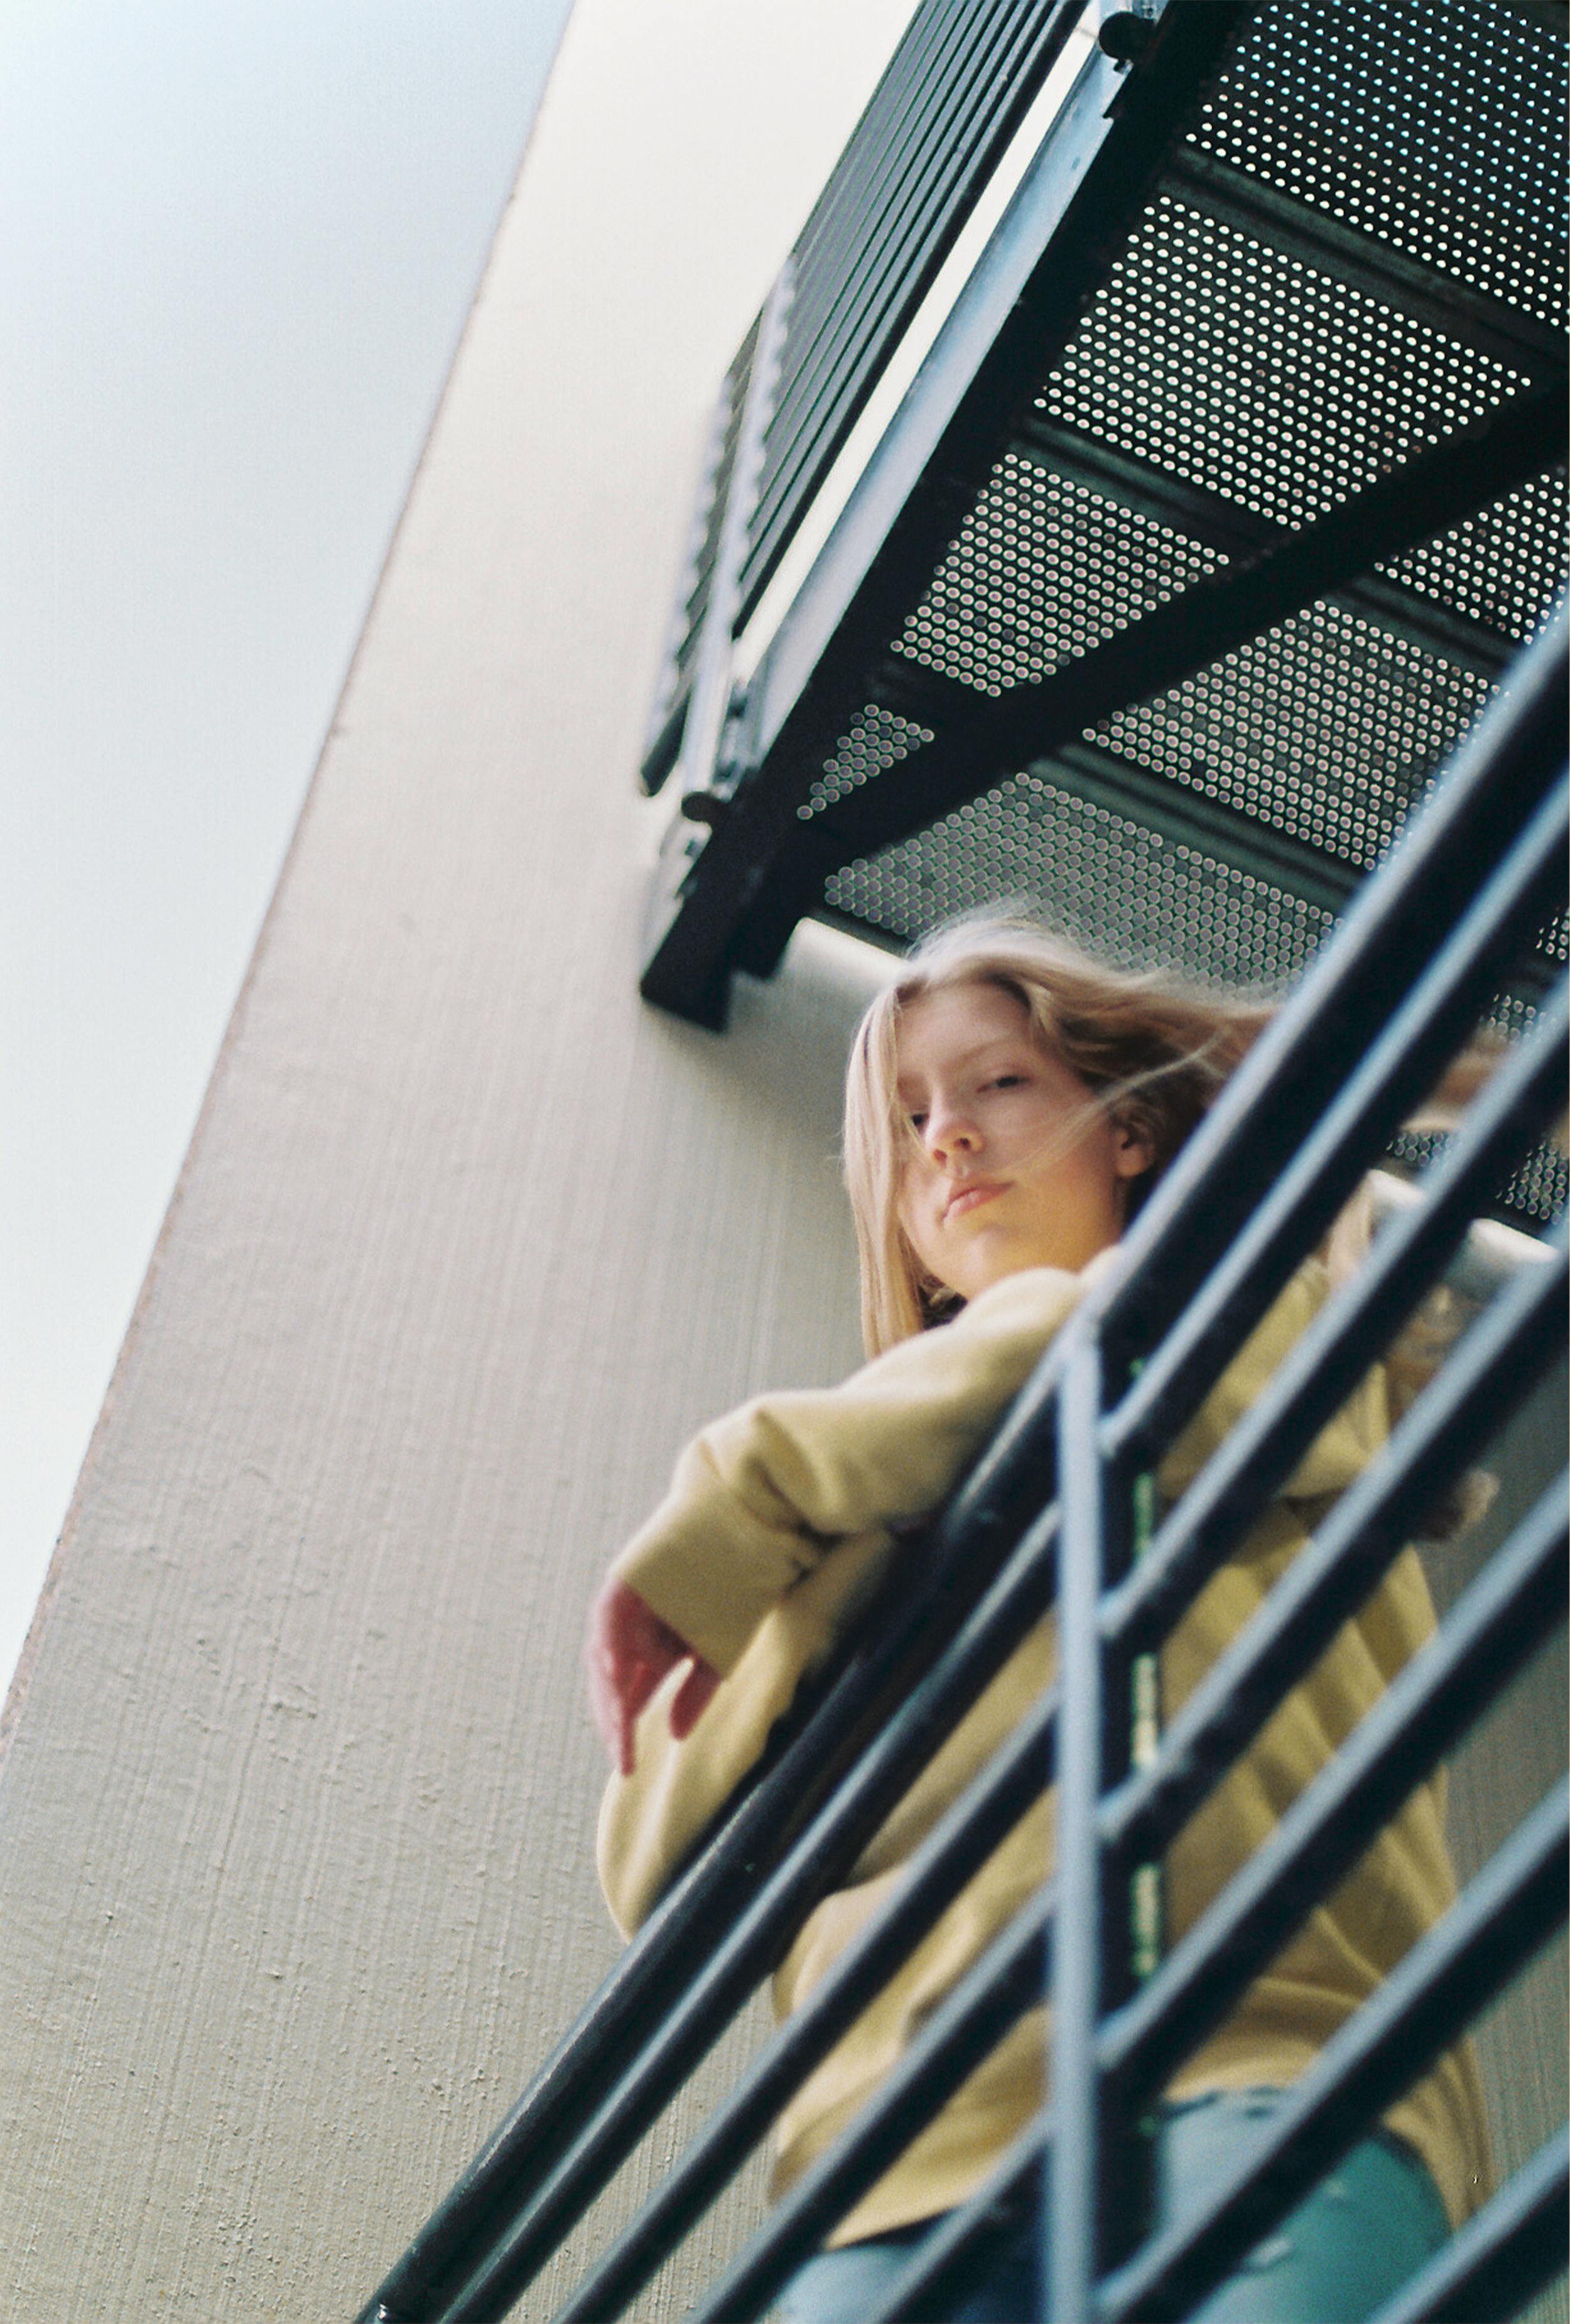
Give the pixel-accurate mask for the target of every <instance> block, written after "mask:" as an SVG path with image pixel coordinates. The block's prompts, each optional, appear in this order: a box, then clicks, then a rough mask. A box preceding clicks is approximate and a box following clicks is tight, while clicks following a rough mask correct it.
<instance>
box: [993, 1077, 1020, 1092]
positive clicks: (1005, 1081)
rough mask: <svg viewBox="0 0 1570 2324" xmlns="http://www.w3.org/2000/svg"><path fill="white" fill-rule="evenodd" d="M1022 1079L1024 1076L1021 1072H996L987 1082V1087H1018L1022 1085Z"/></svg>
mask: <svg viewBox="0 0 1570 2324" xmlns="http://www.w3.org/2000/svg"><path fill="white" fill-rule="evenodd" d="M1024 1080H1025V1076H1024V1074H996V1075H995V1076H994V1077H993V1080H992V1081H991V1082H990V1083H989V1084H988V1087H989V1088H991V1089H1021V1088H1022V1087H1023V1085H1024Z"/></svg>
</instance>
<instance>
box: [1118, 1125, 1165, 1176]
mask: <svg viewBox="0 0 1570 2324" xmlns="http://www.w3.org/2000/svg"><path fill="white" fill-rule="evenodd" d="M1155 1159H1156V1148H1155V1146H1154V1144H1153V1142H1152V1141H1151V1140H1150V1139H1149V1138H1147V1137H1146V1136H1145V1135H1144V1133H1143V1132H1142V1131H1141V1130H1136V1129H1134V1127H1133V1126H1132V1124H1131V1123H1130V1122H1126V1121H1118V1120H1115V1119H1114V1120H1113V1169H1114V1170H1115V1171H1116V1172H1117V1175H1118V1176H1119V1177H1120V1178H1141V1177H1143V1176H1144V1174H1145V1172H1146V1171H1147V1170H1148V1169H1149V1168H1150V1166H1151V1164H1152V1163H1153V1162H1154V1161H1155Z"/></svg>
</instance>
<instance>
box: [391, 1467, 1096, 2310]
mask: <svg viewBox="0 0 1570 2324" xmlns="http://www.w3.org/2000/svg"><path fill="white" fill-rule="evenodd" d="M1055 1538H1056V1512H1055V1511H1054V1510H1048V1512H1046V1513H1045V1515H1044V1516H1043V1517H1042V1518H1041V1519H1040V1520H1039V1523H1038V1525H1037V1526H1036V1527H1035V1528H1034V1529H1033V1532H1032V1534H1031V1535H1030V1536H1029V1537H1028V1538H1027V1540H1026V1541H1025V1542H1024V1543H1022V1544H1021V1547H1020V1549H1019V1550H1017V1551H1016V1553H1015V1555H1014V1558H1013V1560H1012V1561H1011V1565H1010V1567H1009V1568H1008V1570H1007V1571H1006V1572H1005V1573H1004V1574H1003V1575H1002V1576H1001V1577H1000V1578H999V1580H998V1582H996V1583H995V1584H994V1585H993V1589H992V1591H990V1592H989V1593H988V1595H987V1597H986V1599H985V1600H984V1601H983V1604H982V1605H981V1606H980V1607H978V1608H977V1609H975V1611H974V1613H973V1614H972V1615H971V1616H970V1617H969V1618H968V1619H967V1620H966V1621H965V1624H964V1626H963V1627H962V1628H961V1630H960V1632H959V1635H958V1636H957V1637H955V1638H954V1639H953V1642H952V1644H951V1645H950V1646H948V1648H947V1651H946V1652H945V1653H944V1654H943V1655H942V1656H941V1657H940V1658H939V1659H938V1660H937V1662H935V1663H934V1665H933V1666H932V1668H931V1670H930V1671H929V1673H928V1675H927V1676H926V1677H925V1678H924V1679H923V1680H922V1681H921V1682H920V1683H919V1684H918V1685H917V1686H916V1687H915V1688H914V1689H913V1691H912V1692H911V1693H910V1697H909V1699H908V1700H907V1701H905V1702H904V1703H903V1704H902V1705H901V1706H900V1709H899V1710H898V1711H896V1712H895V1713H894V1714H893V1716H892V1717H891V1719H890V1720H889V1722H888V1724H887V1725H886V1726H885V1727H884V1728H883V1729H882V1731H881V1732H880V1733H879V1734H877V1735H876V1736H875V1737H874V1738H873V1740H872V1741H871V1742H870V1744H869V1745H868V1746H867V1748H866V1749H865V1750H864V1753H863V1755H862V1757H860V1759H859V1760H858V1761H857V1762H856V1764H855V1766H854V1767H853V1768H852V1769H851V1770H850V1771H849V1773H848V1774H847V1775H846V1776H845V1780H844V1782H843V1783H842V1784H841V1786H840V1788H839V1790H838V1791H837V1792H836V1794H834V1796H833V1798H832V1799H831V1800H830V1801H829V1803H827V1806H826V1807H825V1808H824V1810H823V1811H822V1812H821V1813H820V1814H819V1816H818V1818H817V1821H816V1822H815V1823H814V1824H812V1825H811V1826H810V1827H809V1828H808V1831H805V1832H803V1833H802V1835H801V1836H800V1838H799V1840H797V1841H796V1843H795V1845H794V1846H793V1848H792V1849H790V1853H789V1854H788V1855H786V1856H785V1858H783V1860H782V1861H781V1862H780V1864H779V1866H778V1867H777V1868H776V1870H775V1871H774V1872H773V1874H772V1875H771V1877H770V1878H769V1879H767V1880H766V1881H765V1882H764V1883H763V1884H762V1887H761V1888H759V1889H758V1890H757V1891H756V1894H755V1895H754V1897H753V1901H752V1902H751V1903H750V1904H749V1905H748V1906H747V1908H746V1909H745V1910H744V1911H743V1913H742V1914H741V1915H740V1916H739V1918H738V1919H737V1920H736V1921H735V1923H734V1925H733V1926H732V1927H731V1929H730V1930H729V1931H728V1932H727V1933H725V1935H724V1936H723V1938H722V1939H721V1940H720V1941H719V1942H718V1943H717V1944H716V1946H715V1947H714V1949H713V1950H712V1951H711V1952H710V1954H709V1955H708V1958H707V1960H700V1961H699V1963H698V1965H697V1969H696V1970H695V1972H694V1974H693V1976H692V1978H691V1980H690V1982H689V1983H688V1986H687V1988H686V1990H685V1991H684V1992H683V1993H682V1994H681V1995H680V1996H679V1997H677V1998H676V1999H674V2000H673V2001H672V2002H671V2003H670V2006H668V2008H667V2010H666V2012H665V2014H664V2015H663V2016H662V2017H661V2018H660V2021H659V2022H658V2023H657V2024H654V2025H652V2026H651V2027H649V2028H647V2029H646V2030H645V2029H644V2028H640V2029H639V2030H640V2032H641V2033H643V2034H644V2039H643V2042H642V2048H641V2049H638V2050H635V2051H634V2052H633V2054H631V2055H628V2054H626V2053H625V2052H623V2056H622V2057H621V2059H620V2060H619V2061H618V2065H619V2069H620V2070H619V2074H618V2078H617V2081H616V2085H615V2088H614V2090H613V2091H612V2093H611V2094H610V2095H609V2096H608V2097H607V2098H605V2102H604V2103H603V2104H601V2105H599V2106H598V2107H597V2110H596V2112H595V2114H594V2115H593V2116H591V2118H590V2119H589V2121H588V2123H587V2124H586V2126H585V2127H584V2128H583V2129H582V2130H581V2131H579V2132H578V2133H577V2135H576V2137H575V2138H574V2140H573V2142H572V2144H571V2145H570V2146H569V2147H568V2148H567V2150H566V2152H563V2151H562V2149H561V2148H560V2147H559V2146H558V2147H557V2148H556V2150H555V2152H554V2153H552V2154H550V2156H549V2157H547V2158H546V2160H547V2162H548V2163H549V2164H550V2165H553V2166H554V2167H552V2168H550V2173H549V2176H548V2177H546V2178H545V2180H544V2181H543V2182H542V2183H540V2185H539V2186H538V2187H537V2189H536V2190H535V2191H533V2193H532V2194H531V2197H530V2199H528V2201H527V2203H526V2204H516V2205H515V2206H509V2209H510V2210H511V2211H512V2218H511V2221H510V2225H509V2227H508V2228H507V2231H506V2235H505V2238H504V2240H503V2242H502V2243H501V2244H500V2245H499V2246H497V2248H496V2254H495V2256H494V2259H493V2260H492V2261H491V2262H489V2263H487V2264H486V2265H485V2268H484V2269H483V2270H480V2271H476V2273H475V2275H474V2277H473V2279H472V2283H471V2286H470V2287H469V2288H470V2289H473V2290H475V2291H476V2296H477V2292H478V2287H479V2286H480V2284H481V2282H482V2281H483V2282H484V2283H485V2286H487V2287H494V2286H495V2285H500V2284H501V2283H503V2282H505V2283H506V2284H507V2285H509V2286H510V2287H511V2289H510V2292H509V2295H508V2296H509V2298H515V2297H516V2294H517V2292H518V2291H519V2290H520V2289H522V2284H523V2283H524V2282H527V2281H528V2278H529V2275H530V2274H531V2273H532V2272H533V2270H534V2269H535V2268H536V2267H538V2266H539V2265H540V2264H541V2263H542V2262H543V2261H544V2259H545V2258H547V2257H548V2256H549V2255H550V2251H551V2250H552V2249H553V2248H554V2246H555V2245H556V2243H557V2242H558V2241H559V2239H560V2237H561V2236H564V2235H565V2234H567V2233H568V2230H569V2229H570V2227H572V2225H573V2224H574V2222H575V2221H576V2220H577V2218H580V2217H581V2216H582V2213H583V2211H584V2210H585V2209H586V2208H587V2206H588V2204H589V2203H591V2202H592V2201H593V2200H594V2199H595V2197H596V2195H597V2194H598V2192H599V2190H600V2189H601V2188H602V2187H603V2186H604V2185H605V2183H606V2181H607V2180H608V2179H609V2178H610V2176H611V2174H612V2172H614V2171H615V2169H616V2168H617V2167H618V2165H619V2164H620V2163H621V2161H622V2160H623V2157H624V2156H625V2155H626V2154H627V2153H630V2152H631V2150H632V2148H633V2145H635V2144H636V2143H637V2141H638V2139H639V2138H640V2137H641V2136H642V2134H643V2131H644V2130H645V2129H646V2128H647V2127H648V2126H649V2124H650V2123H651V2122H652V2121H653V2120H654V2118H655V2116H657V2115H658V2114H659V2112H660V2109H661V2107H663V2106H664V2105H665V2104H666V2103H667V2101H668V2100H669V2099H670V2097H671V2096H672V2095H673V2093H674V2092H675V2090H676V2089H678V2088H679V2086H680V2084H681V2082H682V2081H683V2080H685V2079H686V2077H687V2075H688V2073H690V2072H691V2070H692V2069H693V2067H694V2066H695V2065H696V2064H697V2061H698V2060H699V2059H700V2058H702V2057H703V2056H704V2055H705V2053H706V2052H707V2051H708V2050H709V2049H711V2048H712V2047H713V2045H714V2043H716V2041H718V2039H719V2038H720V2035H721V2034H722V2033H724V2031H725V2025H726V2024H728V2023H729V2021H730V2019H731V2017H732V2016H734V2014H735V2012H736V2010H737V2009H739V2008H740V2007H741V2006H742V2005H743V2002H744V2001H745V2000H746V1999H747V1997H748V1996H749V1995H750V1994H751V1992H752V1990H753V1987H754V1986H755V1985H756V1984H757V1983H758V1981H759V1979H760V1978H762V1976H763V1975H764V1974H765V1973H766V1972H767V1970H768V1969H770V1968H771V1966H772V1964H773V1961H774V1960H775V1959H776V1958H777V1956H778V1954H779V1951H780V1949H781V1947H782V1945H783V1944H784V1942H785V1941H787V1939H788V1937H789V1935H790V1933H791V1932H792V1931H793V1930H794V1928H795V1927H797V1926H799V1923H800V1921H801V1919H802V1918H803V1917H804V1916H805V1913H806V1911H807V1910H808V1909H809V1907H810V1906H811V1905H812V1904H815V1903H816V1902H817V1899H818V1897H819V1896H821V1895H823V1894H824V1893H825V1891H826V1890H827V1888H829V1887H830V1886H833V1884H834V1882H835V1880H836V1879H837V1878H838V1877H841V1876H842V1875H843V1873H844V1872H845V1870H846V1869H847V1868H848V1867H849V1865H850V1864H851V1863H853V1862H854V1858H855V1857H856V1856H857V1855H859V1854H860V1852H861V1849H863V1848H864V1846H865V1844H866V1842H867V1840H869V1839H870V1838H871V1837H872V1835H873V1832H874V1831H876V1830H877V1828H878V1826H879V1824H881V1823H882V1821H883V1819H884V1817H885V1816H886V1815H887V1814H888V1813H889V1812H890V1810H891V1808H892V1807H893V1806H894V1804H895V1803H896V1802H897V1801H898V1800H899V1798H900V1796H901V1795H902V1794H903V1793H904V1792H905V1791H906V1790H907V1789H908V1788H909V1787H910V1784H911V1783H912V1782H913V1781H914V1780H915V1777H916V1775H918V1774H919V1771H920V1769H921V1767H923V1766H926V1764H927V1763H928V1760H929V1759H931V1758H932V1757H935V1756H936V1754H937V1751H938V1750H939V1749H940V1748H942V1746H943V1744H944V1742H945V1741H946V1740H947V1737H948V1735H949V1734H950V1733H951V1732H952V1730H953V1729H954V1727H955V1726H956V1725H957V1724H958V1721H959V1720H960V1719H961V1718H962V1717H963V1716H964V1714H965V1711H967V1710H968V1709H969V1708H970V1706H971V1704H972V1703H973V1702H974V1701H975V1700H976V1699H977V1697H978V1696H979V1695H980V1694H981V1692H982V1691H983V1689H984V1687H985V1686H986V1685H987V1684H988V1683H990V1681H991V1680H992V1678H993V1676H994V1675H995V1674H996V1673H997V1671H998V1670H1000V1669H1001V1668H1002V1665H1003V1663H1004V1662H1005V1661H1007V1659H1008V1657H1009V1655H1011V1653H1012V1652H1013V1651H1014V1649H1015V1648H1016V1646H1018V1643H1019V1638H1020V1634H1021V1627H1022V1622H1023V1621H1025V1620H1029V1619H1033V1618H1039V1613H1040V1612H1041V1611H1042V1610H1043V1609H1044V1604H1045V1593H1044V1592H1043V1589H1042V1576H1043V1573H1044V1572H1045V1571H1046V1555H1047V1554H1048V1551H1049V1545H1050V1544H1051V1542H1052V1541H1054V1540H1055ZM503 2312H504V2310H499V2309H494V2308H485V2307H481V2306H476V2307H474V2308H473V2309H471V2308H469V2307H466V2306H464V2307H459V2308H456V2309H453V2310H451V2311H450V2324H457V2319H458V2318H459V2317H460V2316H461V2317H462V2318H463V2319H465V2324H467V2319H469V2318H470V2317H471V2316H473V2317H476V2318H477V2317H480V2316H482V2315H488V2314H500V2313H503ZM437 2315H438V2317H439V2319H441V2324H448V2319H449V2310H448V2309H447V2308H445V2307H443V2308H441V2309H439V2310H438V2311H437ZM420 2324H425V2319H420Z"/></svg>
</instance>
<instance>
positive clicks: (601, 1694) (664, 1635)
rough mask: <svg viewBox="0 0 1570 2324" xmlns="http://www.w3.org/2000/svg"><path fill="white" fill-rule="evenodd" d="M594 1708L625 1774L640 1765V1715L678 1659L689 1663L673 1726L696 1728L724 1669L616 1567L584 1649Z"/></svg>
mask: <svg viewBox="0 0 1570 2324" xmlns="http://www.w3.org/2000/svg"><path fill="white" fill-rule="evenodd" d="M584 1661H585V1664H586V1668H587V1671H588V1690H589V1707H590V1709H591V1710H592V1711H593V1712H594V1720H595V1725H596V1727H597V1728H598V1729H599V1730H600V1734H601V1736H602V1737H603V1738H604V1740H605V1748H606V1750H607V1751H608V1752H609V1753H610V1755H611V1764H612V1765H613V1766H614V1767H615V1768H616V1770H617V1771H618V1773H619V1774H621V1775H631V1774H632V1772H633V1728H634V1727H635V1726H636V1724H637V1720H638V1714H639V1712H640V1711H642V1708H643V1706H644V1704H645V1703H646V1702H647V1701H649V1698H650V1696H651V1694H652V1693H653V1692H654V1691H655V1689H656V1688H657V1687H658V1686H659V1685H660V1683H661V1682H662V1681H663V1680H664V1679H665V1678H667V1677H668V1676H669V1675H670V1672H672V1671H673V1670H674V1669H675V1668H676V1666H677V1665H678V1663H685V1662H690V1663H691V1665H692V1668H691V1669H690V1670H689V1671H688V1674H687V1676H686V1677H685V1678H684V1679H683V1681H682V1683H681V1684H680V1685H679V1687H678V1689H677V1691H676V1693H675V1696H674V1698H673V1699H672V1701H671V1705H670V1732H671V1733H672V1735H674V1736H675V1738H676V1739H677V1741H678V1742H680V1740H681V1738H682V1737H683V1736H684V1735H690V1734H691V1732H692V1730H693V1729H694V1728H695V1727H696V1726H697V1722H698V1720H700V1719H701V1718H702V1716H703V1713H704V1711H706V1710H707V1706H708V1701H709V1698H710V1696H711V1695H712V1694H713V1693H714V1691H715V1689H716V1686H718V1684H719V1683H720V1681H719V1673H718V1671H716V1669H715V1668H714V1667H713V1665H711V1664H709V1663H706V1662H705V1661H704V1659H703V1656H702V1655H700V1654H698V1653H697V1650H696V1649H695V1648H694V1647H692V1646H688V1643H687V1640H686V1639H685V1638H684V1637H681V1636H680V1635H679V1633H678V1632H677V1631H675V1630H673V1629H672V1628H670V1624H669V1623H668V1622H662V1621H661V1620H660V1617H659V1615H658V1614H656V1612H655V1611H654V1609H653V1608H652V1607H651V1606H650V1605H648V1604H646V1603H645V1601H644V1600H642V1598H640V1597H639V1595H638V1593H637V1591H635V1590H629V1588H628V1587H627V1584H626V1583H625V1582H620V1581H618V1580H617V1578H616V1576H615V1575H614V1573H613V1574H612V1575H611V1577H610V1579H609V1580H608V1581H607V1582H606V1583H605V1587H604V1589H603V1590H602V1591H600V1594H599V1596H598V1597H597V1598H596V1600H595V1602H594V1605H593V1607H592V1608H591V1609H590V1611H589V1627H588V1638H587V1641H586V1646H585V1648H584Z"/></svg>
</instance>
